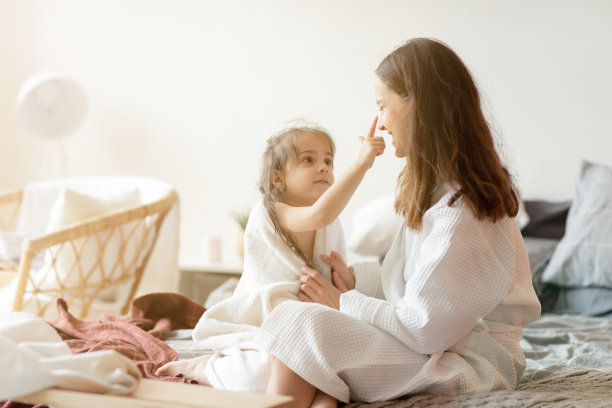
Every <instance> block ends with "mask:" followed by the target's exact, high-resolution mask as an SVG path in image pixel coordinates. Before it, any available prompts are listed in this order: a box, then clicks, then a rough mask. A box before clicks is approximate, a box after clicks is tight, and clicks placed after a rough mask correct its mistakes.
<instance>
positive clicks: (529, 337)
mask: <svg viewBox="0 0 612 408" xmlns="http://www.w3.org/2000/svg"><path fill="white" fill-rule="evenodd" d="M390 205H391V202H390V201H389V200H378V201H377V202H375V203H372V204H371V205H369V207H367V208H364V209H363V211H362V214H361V215H362V216H363V215H366V217H365V218H360V219H365V220H368V221H369V222H371V226H370V227H367V226H363V225H362V226H360V227H359V228H355V229H354V230H355V231H356V235H353V236H352V237H350V239H349V240H348V243H349V246H350V247H351V249H353V250H356V249H357V250H359V251H361V253H362V254H363V255H370V256H380V255H382V254H384V247H385V245H386V241H385V237H384V236H383V231H381V230H380V228H381V226H386V228H388V229H389V230H393V229H394V226H393V224H394V222H396V219H395V218H394V217H393V215H392V211H390V212H385V211H383V210H384V208H387V209H389V208H388V207H389V206H390ZM368 211H372V212H373V213H376V214H378V216H379V219H375V217H367V212H368ZM381 214H382V216H384V217H386V219H385V220H381V219H380V216H381ZM517 222H519V223H520V225H519V226H520V227H521V231H522V232H523V236H524V240H525V245H526V248H527V252H528V255H529V261H530V266H531V269H532V274H533V282H534V287H535V288H536V292H537V293H538V296H539V298H540V301H541V303H542V309H543V314H542V316H541V318H540V319H538V320H537V321H535V322H534V323H532V324H531V325H529V326H528V327H526V328H525V329H524V331H523V334H522V338H521V345H522V347H523V349H524V351H525V356H526V359H527V367H526V370H525V372H524V373H523V375H522V377H521V379H520V381H519V385H518V387H517V389H516V390H508V391H493V392H484V393H477V394H470V395H459V396H445V395H429V394H419V395H408V396H404V397H401V398H398V399H394V400H389V401H381V402H376V403H363V402H358V401H356V402H351V403H349V404H344V405H341V406H342V407H344V408H379V407H380V408H382V407H385V408H389V407H394V408H399V407H402V408H405V407H406V408H407V407H481V406H495V407H498V406H503V407H609V406H611V405H612V403H611V402H610V401H612V169H610V168H608V167H606V166H602V165H596V164H594V163H588V162H584V163H583V164H582V166H581V169H580V174H579V179H578V183H577V186H576V195H575V197H574V199H573V200H572V201H571V202H570V201H563V202H551V201H542V200H539V201H538V200H525V201H524V202H523V208H522V214H521V215H520V217H518V218H517ZM376 251H382V253H378V252H376ZM160 296H165V297H166V298H165V299H163V298H159V297H160ZM160 304H164V305H171V307H164V308H159V307H158V306H159V305H160ZM156 305H157V306H156ZM58 307H59V308H60V312H61V313H60V315H61V316H63V318H64V320H63V322H62V321H60V322H57V323H55V326H56V328H57V329H58V330H59V331H61V332H63V333H64V335H63V336H62V337H63V338H64V339H65V341H67V342H70V341H71V340H78V338H72V337H71V336H76V337H78V333H77V332H78V331H77V332H75V331H74V330H71V329H70V326H71V324H72V323H71V324H66V322H70V321H72V322H74V320H73V319H69V318H67V316H68V311H66V310H63V309H62V307H63V306H62V304H61V302H60V303H59V304H58ZM62 310H63V311H62ZM203 311H204V308H203V306H201V305H199V304H197V303H195V302H194V301H192V300H190V299H189V298H186V297H184V296H182V295H178V294H175V293H174V294H171V293H168V294H151V295H147V296H144V297H139V298H136V299H135V300H134V301H133V302H132V306H131V309H130V313H129V314H128V316H126V317H117V316H110V317H108V319H110V320H111V321H114V322H123V321H127V320H130V319H131V320H130V325H131V326H133V325H134V324H137V325H141V326H140V327H141V329H142V330H144V331H146V332H147V334H148V335H151V336H153V337H155V338H156V341H157V342H159V344H160V345H159V346H158V348H159V349H163V350H165V351H166V352H167V353H166V354H164V355H163V356H161V357H159V358H158V359H157V360H156V361H145V362H140V364H141V367H142V368H141V371H142V372H143V376H144V377H145V378H151V379H154V378H155V376H154V374H152V373H154V371H155V368H157V367H158V366H160V365H161V364H163V363H165V362H166V361H169V360H171V359H176V358H179V359H185V358H192V357H195V356H198V355H201V354H202V353H206V352H209V351H206V350H200V349H197V348H195V347H194V344H193V342H192V340H191V332H192V329H193V326H194V325H195V323H196V322H197V319H198V318H199V316H200V315H201V313H203ZM126 319H127V320H126ZM84 324H85V325H94V326H95V324H96V322H87V323H84ZM66 327H68V329H67V328H66ZM66 333H68V334H66ZM75 333H77V334H75ZM98 336H100V334H98ZM101 337H102V338H104V336H103V335H102V336H101ZM81 340H83V339H81ZM152 341H153V340H152ZM77 343H78V342H76V343H75V344H77ZM73 351H75V352H83V351H87V349H74V350H73ZM144 356H145V357H146V356H147V354H146V352H145V353H144ZM131 357H132V358H134V356H131ZM158 380H159V379H158ZM165 380H171V381H178V382H181V381H182V382H185V379H184V378H180V377H179V378H171V379H168V378H166V379H165ZM198 387H200V386H198ZM236 395H237V397H236V398H238V394H236ZM243 401H244V400H243ZM236 404H240V402H238V400H236V401H234V403H228V405H227V406H239V405H236ZM246 406H248V404H247V405H246ZM0 407H2V408H13V406H11V405H5V406H4V407H3V406H2V404H0ZM15 407H16V406H15Z"/></svg>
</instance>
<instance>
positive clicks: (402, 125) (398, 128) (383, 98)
mask: <svg viewBox="0 0 612 408" xmlns="http://www.w3.org/2000/svg"><path fill="white" fill-rule="evenodd" d="M374 93H375V94H376V103H377V104H378V108H379V109H380V113H379V116H378V129H380V130H386V131H387V133H389V134H390V135H391V138H392V144H393V147H395V156H396V157H406V155H407V154H408V148H409V140H410V136H411V133H412V115H413V111H414V99H413V98H412V97H410V98H408V99H403V98H402V97H401V96H399V95H398V94H396V93H395V92H394V91H392V90H391V89H390V88H389V87H388V86H387V84H385V83H384V82H383V81H382V80H381V79H380V78H379V77H378V76H376V79H375V82H374Z"/></svg>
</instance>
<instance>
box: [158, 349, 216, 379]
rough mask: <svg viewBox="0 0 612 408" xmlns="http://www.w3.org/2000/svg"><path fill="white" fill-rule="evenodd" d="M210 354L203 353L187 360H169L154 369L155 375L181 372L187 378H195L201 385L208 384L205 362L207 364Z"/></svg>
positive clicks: (174, 374) (174, 375)
mask: <svg viewBox="0 0 612 408" xmlns="http://www.w3.org/2000/svg"><path fill="white" fill-rule="evenodd" d="M211 356H212V355H211V354H205V355H203V356H200V357H195V358H190V359H187V360H179V361H170V362H169V363H166V364H164V365H163V366H161V367H160V368H158V369H157V371H155V375H158V376H160V377H161V376H172V377H176V376H177V375H179V374H182V375H183V376H185V378H187V379H189V380H196V381H197V382H199V383H200V384H202V385H210V382H209V381H208V378H206V364H208V360H210V357H211Z"/></svg>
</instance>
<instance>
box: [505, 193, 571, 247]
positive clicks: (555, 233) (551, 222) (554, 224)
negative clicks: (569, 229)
mask: <svg viewBox="0 0 612 408" xmlns="http://www.w3.org/2000/svg"><path fill="white" fill-rule="evenodd" d="M571 203H572V202H571V201H544V200H525V202H524V207H525V210H526V212H527V214H529V222H528V223H527V225H523V226H522V227H521V226H520V224H519V227H521V233H522V234H523V236H524V237H534V238H549V239H561V238H563V235H565V223H566V220H567V213H568V211H569V208H570V205H571ZM517 218H518V216H517Z"/></svg>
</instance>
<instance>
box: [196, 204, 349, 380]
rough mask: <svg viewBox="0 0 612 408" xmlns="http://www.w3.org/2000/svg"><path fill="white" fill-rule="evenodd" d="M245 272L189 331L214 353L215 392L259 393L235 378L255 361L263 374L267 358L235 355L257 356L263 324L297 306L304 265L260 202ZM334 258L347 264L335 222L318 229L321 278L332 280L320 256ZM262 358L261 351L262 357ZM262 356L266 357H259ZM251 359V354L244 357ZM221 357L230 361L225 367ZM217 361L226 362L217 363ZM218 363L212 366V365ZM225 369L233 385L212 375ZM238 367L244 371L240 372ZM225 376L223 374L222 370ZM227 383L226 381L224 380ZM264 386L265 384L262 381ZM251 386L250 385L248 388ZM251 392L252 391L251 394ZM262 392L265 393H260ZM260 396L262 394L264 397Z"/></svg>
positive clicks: (250, 234)
mask: <svg viewBox="0 0 612 408" xmlns="http://www.w3.org/2000/svg"><path fill="white" fill-rule="evenodd" d="M244 241H245V242H244V243H245V256H244V271H243V273H242V276H241V278H240V282H239V283H238V286H237V287H236V290H235V292H234V294H233V296H232V297H231V298H229V299H226V300H224V301H222V302H221V303H218V304H216V305H215V306H213V307H212V308H210V309H209V310H207V311H206V313H204V315H203V316H202V318H201V319H200V321H199V322H198V324H197V326H196V328H195V329H194V331H193V339H194V341H195V342H196V343H197V344H198V345H199V346H201V347H203V348H208V349H213V350H215V351H216V352H217V353H216V354H215V356H216V357H215V358H213V359H212V360H211V362H210V363H209V365H208V369H207V375H208V376H209V377H211V376H212V377H215V378H218V381H215V379H214V378H209V380H211V382H212V384H213V386H215V387H216V388H224V389H232V390H250V391H260V390H259V389H256V388H257V387H255V386H253V385H252V384H251V382H250V381H251V380H250V379H248V378H247V377H248V376H249V375H247V374H245V375H244V376H243V378H237V377H241V376H238V375H236V373H237V372H249V371H250V369H252V368H253V367H248V366H249V365H252V362H253V361H257V362H258V364H262V368H261V369H262V370H265V369H267V367H263V366H265V365H266V364H267V363H266V362H267V353H266V356H261V355H257V356H254V357H251V356H250V355H248V356H247V355H246V354H243V355H240V354H241V353H237V352H236V350H250V351H251V352H250V354H253V352H255V354H257V351H256V350H257V348H256V347H255V349H253V347H254V344H253V343H252V342H251V340H252V339H253V338H254V337H255V334H256V333H257V330H258V329H259V327H260V326H261V324H262V322H263V321H264V319H265V318H266V316H268V315H269V314H270V313H271V311H272V310H273V309H274V307H275V306H277V305H278V304H279V303H281V302H283V301H285V300H298V297H297V294H298V292H299V278H300V275H301V271H300V268H301V267H302V266H303V265H304V261H303V260H301V259H300V258H299V257H298V256H297V255H295V254H294V253H293V252H292V251H291V250H290V249H289V248H288V247H287V246H286V245H285V244H284V243H283V241H282V240H281V238H280V237H279V236H278V234H277V233H276V231H275V230H274V226H273V224H272V221H271V220H270V217H269V216H268V213H267V211H266V209H265V207H264V205H263V201H260V202H259V203H258V204H257V205H256V206H255V208H254V209H253V211H252V212H251V214H250V216H249V222H248V225H247V228H246V231H245V239H244ZM331 251H336V252H338V253H339V254H340V255H341V256H342V257H343V259H346V249H345V243H344V234H343V232H342V227H341V224H340V221H339V220H337V219H336V220H335V221H334V222H332V223H331V224H330V225H329V226H327V227H326V228H321V229H320V230H318V231H317V233H316V236H315V243H314V251H313V264H314V267H315V269H317V270H319V271H320V272H321V273H322V274H323V276H325V278H327V279H328V280H331V271H330V267H329V266H328V265H327V264H325V263H324V262H323V261H321V259H320V257H319V255H321V254H327V255H329V254H330V252H331ZM262 352H263V351H262ZM263 353H265V352H263ZM247 354H249V353H247ZM223 356H233V357H232V361H234V362H235V361H237V360H240V361H242V362H241V363H231V364H230V363H229V361H228V360H227V359H226V358H221V357H223ZM220 360H225V361H223V362H221V361H220ZM215 361H216V362H215ZM221 365H223V366H228V367H230V366H231V367H233V368H232V369H229V368H228V370H226V371H227V373H228V375H229V373H231V372H232V371H233V378H232V384H234V385H228V383H227V381H224V380H223V378H224V377H226V376H225V375H223V374H222V373H221V372H220V371H219V370H216V371H217V372H216V373H212V372H211V370H213V369H214V367H215V366H217V367H220V366H221ZM239 367H242V368H243V369H244V370H241V371H238V368H239ZM224 371H225V370H224ZM227 380H229V378H227ZM265 381H266V384H267V379H265ZM247 384H250V385H247ZM254 387H255V389H254ZM263 390H265V388H264V389H263ZM263 390H262V391H263Z"/></svg>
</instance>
